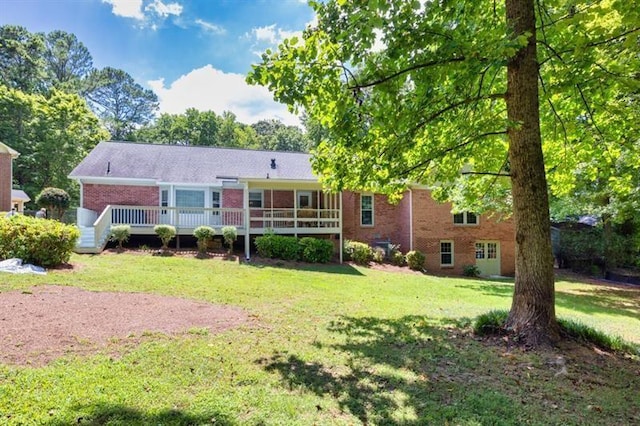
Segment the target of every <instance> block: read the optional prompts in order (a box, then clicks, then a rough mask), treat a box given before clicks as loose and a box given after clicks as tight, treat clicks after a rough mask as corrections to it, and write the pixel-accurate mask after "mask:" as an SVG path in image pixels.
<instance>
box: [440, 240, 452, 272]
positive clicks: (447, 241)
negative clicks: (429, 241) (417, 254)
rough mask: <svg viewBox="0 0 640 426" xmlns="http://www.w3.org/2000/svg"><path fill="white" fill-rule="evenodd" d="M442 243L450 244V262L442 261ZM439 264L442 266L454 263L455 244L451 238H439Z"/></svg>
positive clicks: (450, 265) (447, 266)
mask: <svg viewBox="0 0 640 426" xmlns="http://www.w3.org/2000/svg"><path fill="white" fill-rule="evenodd" d="M442 243H450V244H451V263H442V253H443V252H442ZM439 255H440V266H441V267H443V268H449V267H453V266H454V265H455V246H454V243H453V240H440V254H439Z"/></svg>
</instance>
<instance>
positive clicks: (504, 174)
mask: <svg viewBox="0 0 640 426" xmlns="http://www.w3.org/2000/svg"><path fill="white" fill-rule="evenodd" d="M461 174H462V175H487V176H496V177H511V174H510V173H500V172H497V173H496V172H462V173H461Z"/></svg>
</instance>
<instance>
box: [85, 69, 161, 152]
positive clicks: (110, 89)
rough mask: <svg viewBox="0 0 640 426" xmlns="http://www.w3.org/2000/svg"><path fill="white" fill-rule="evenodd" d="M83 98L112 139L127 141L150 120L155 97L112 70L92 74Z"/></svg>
mask: <svg viewBox="0 0 640 426" xmlns="http://www.w3.org/2000/svg"><path fill="white" fill-rule="evenodd" d="M88 79H89V82H90V88H89V89H88V90H87V93H86V97H87V99H89V102H90V103H91V105H92V107H93V109H94V111H96V113H97V114H98V116H99V117H100V118H101V119H102V122H103V123H104V125H105V127H106V128H107V130H109V132H110V133H111V138H112V139H114V140H126V139H128V138H130V136H131V134H132V132H133V131H134V129H135V128H136V127H138V126H142V125H144V124H146V123H148V122H149V121H151V120H152V119H153V117H154V115H155V112H156V111H157V109H158V97H157V96H156V94H155V93H153V91H152V90H149V89H144V88H143V87H142V86H140V85H139V84H138V83H136V82H135V81H134V80H133V78H132V77H131V76H130V75H129V74H127V73H126V72H124V71H122V70H119V69H115V68H110V67H107V68H104V69H102V70H99V71H93V72H92V73H91V75H90V76H89V77H88Z"/></svg>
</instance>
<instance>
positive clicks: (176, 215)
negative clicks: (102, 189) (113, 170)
mask: <svg viewBox="0 0 640 426" xmlns="http://www.w3.org/2000/svg"><path fill="white" fill-rule="evenodd" d="M111 223H112V224H114V225H120V224H122V225H131V226H132V227H151V226H155V225H161V224H162V225H173V226H175V227H176V228H197V227H198V226H203V225H206V226H211V227H222V226H235V227H236V228H244V209H227V208H220V209H213V208H196V207H159V206H111Z"/></svg>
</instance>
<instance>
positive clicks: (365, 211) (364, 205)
mask: <svg viewBox="0 0 640 426" xmlns="http://www.w3.org/2000/svg"><path fill="white" fill-rule="evenodd" d="M360 225H361V226H373V195H372V194H360Z"/></svg>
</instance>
